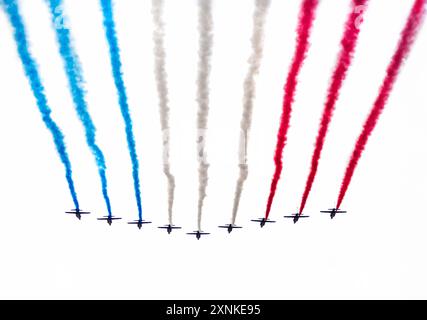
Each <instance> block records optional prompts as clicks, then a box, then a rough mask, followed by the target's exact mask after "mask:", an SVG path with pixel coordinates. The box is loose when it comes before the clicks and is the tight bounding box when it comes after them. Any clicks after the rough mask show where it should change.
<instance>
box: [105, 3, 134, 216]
mask: <svg viewBox="0 0 427 320" xmlns="http://www.w3.org/2000/svg"><path fill="white" fill-rule="evenodd" d="M100 2H101V8H102V14H103V16H104V29H105V36H106V38H107V42H108V46H109V49H110V63H111V70H112V73H113V78H114V84H115V85H116V89H117V95H118V100H119V105H120V111H121V113H122V117H123V121H124V123H125V131H126V140H127V144H128V149H129V155H130V159H131V162H132V177H133V187H134V191H135V198H136V205H137V208H138V218H139V220H142V206H141V189H140V183H139V160H138V156H137V154H136V146H135V137H134V134H133V124H132V118H131V115H130V111H129V104H128V98H127V94H126V86H125V83H124V81H123V76H122V62H121V58H120V49H119V44H118V41H117V34H116V24H115V22H114V16H113V8H112V2H111V0H100Z"/></svg>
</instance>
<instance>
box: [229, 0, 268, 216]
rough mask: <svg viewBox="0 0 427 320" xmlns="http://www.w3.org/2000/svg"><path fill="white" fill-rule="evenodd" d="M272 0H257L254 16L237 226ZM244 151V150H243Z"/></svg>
mask: <svg viewBox="0 0 427 320" xmlns="http://www.w3.org/2000/svg"><path fill="white" fill-rule="evenodd" d="M269 6H270V0H255V12H254V15H253V33H252V38H251V43H252V53H251V57H250V58H249V69H248V71H247V74H246V78H245V81H244V85H243V114H242V119H241V122H240V129H241V135H240V141H239V146H240V148H241V149H240V150H239V155H245V157H244V159H239V160H240V163H239V177H238V178H237V183H236V190H235V193H234V201H233V211H232V217H231V223H232V224H235V222H236V217H237V210H238V209H239V203H240V197H241V195H242V191H243V184H244V182H245V180H246V178H247V177H248V165H247V163H246V152H247V150H246V146H247V142H248V141H247V139H248V131H249V130H250V127H251V123H252V110H253V105H254V98H255V77H256V75H257V74H258V72H259V67H260V64H261V59H262V51H263V50H262V49H263V48H262V47H263V40H264V24H265V17H266V15H267V11H268V7H269ZM242 149H243V150H242Z"/></svg>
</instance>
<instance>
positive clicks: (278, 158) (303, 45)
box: [265, 0, 319, 218]
mask: <svg viewBox="0 0 427 320" xmlns="http://www.w3.org/2000/svg"><path fill="white" fill-rule="evenodd" d="M318 4H319V1H318V0H304V1H303V3H302V5H301V8H300V13H299V22H298V27H297V33H298V35H297V45H296V48H295V53H294V57H293V60H292V64H291V68H290V70H289V73H288V78H287V80H286V84H285V88H284V90H285V95H284V98H283V106H282V115H281V118H280V127H279V132H278V133H277V144H276V151H275V154H274V163H275V171H274V175H273V179H272V180H271V186H270V194H269V196H268V201H267V208H266V210H265V218H268V216H269V214H270V210H271V205H272V203H273V199H274V195H275V194H276V188H277V183H278V182H279V179H280V175H281V173H282V168H283V162H282V154H283V149H284V148H285V144H286V140H287V135H288V129H289V122H290V119H291V113H292V104H293V102H294V95H295V90H296V88H297V84H298V75H299V72H300V70H301V67H302V65H303V63H304V60H305V57H306V54H307V50H308V47H309V37H310V32H311V27H312V25H313V21H314V18H315V13H316V9H317V5H318Z"/></svg>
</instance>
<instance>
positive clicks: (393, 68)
mask: <svg viewBox="0 0 427 320" xmlns="http://www.w3.org/2000/svg"><path fill="white" fill-rule="evenodd" d="M426 2H427V0H415V2H414V5H413V7H412V10H411V13H410V15H409V17H408V20H407V22H406V25H405V28H404V29H403V31H402V33H401V36H400V40H399V44H398V47H397V49H396V52H395V53H394V55H393V57H392V59H391V62H390V64H389V66H388V68H387V73H386V76H385V78H384V81H383V83H382V86H381V88H380V91H379V94H378V97H377V99H376V100H375V103H374V105H373V107H372V109H371V112H370V113H369V115H368V117H367V119H366V121H365V123H364V125H363V130H362V132H361V133H360V136H359V138H358V139H357V142H356V145H355V147H354V150H353V153H352V155H351V158H350V161H349V163H348V165H347V169H346V171H345V174H344V179H343V181H342V184H341V189H340V193H339V196H338V200H337V205H336V207H337V208H339V207H340V206H341V203H342V201H343V199H344V196H345V194H346V191H347V189H348V186H349V184H350V182H351V178H352V176H353V173H354V170H355V169H356V166H357V163H358V161H359V159H360V157H361V155H362V152H363V150H364V149H365V146H366V143H367V142H368V138H369V136H370V135H371V133H372V131H373V130H374V128H375V125H376V124H377V121H378V119H379V117H380V115H381V112H382V110H383V109H384V106H385V104H386V103H387V100H388V98H389V96H390V93H391V90H392V89H393V85H394V83H395V81H396V79H397V76H398V74H399V70H400V67H401V66H402V63H403V62H404V60H405V59H406V58H407V56H408V54H409V52H410V49H411V47H412V44H413V42H414V41H415V37H416V35H417V31H418V30H419V28H420V26H421V24H422V21H423V18H424V14H425V5H426Z"/></svg>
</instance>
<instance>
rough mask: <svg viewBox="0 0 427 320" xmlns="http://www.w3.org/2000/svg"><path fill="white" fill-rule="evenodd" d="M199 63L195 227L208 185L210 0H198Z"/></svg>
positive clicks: (200, 220) (199, 228)
mask: <svg viewBox="0 0 427 320" xmlns="http://www.w3.org/2000/svg"><path fill="white" fill-rule="evenodd" d="M198 26H199V63H198V69H199V71H198V77H197V103H198V110H197V129H198V140H197V145H198V152H199V153H198V160H199V200H198V208H197V211H198V212H197V228H198V230H199V231H200V230H201V228H202V226H201V225H202V211H203V202H204V199H205V197H206V187H207V185H208V164H207V163H206V152H205V136H206V132H205V131H206V129H207V121H208V113H209V72H210V68H211V65H210V57H211V54H212V2H211V0H199V22H198Z"/></svg>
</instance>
